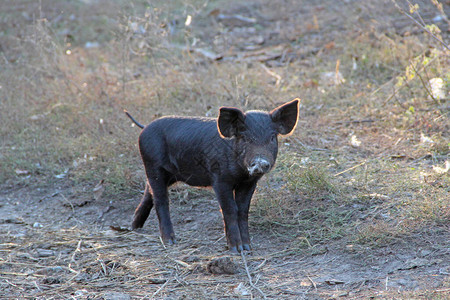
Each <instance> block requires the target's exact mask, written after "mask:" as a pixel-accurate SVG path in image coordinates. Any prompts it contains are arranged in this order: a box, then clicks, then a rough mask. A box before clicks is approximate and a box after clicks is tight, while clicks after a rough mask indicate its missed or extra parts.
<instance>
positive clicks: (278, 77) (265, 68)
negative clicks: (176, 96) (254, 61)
mask: <svg viewBox="0 0 450 300" xmlns="http://www.w3.org/2000/svg"><path fill="white" fill-rule="evenodd" d="M261 67H262V68H263V69H264V71H266V72H267V74H269V75H270V76H272V77H275V78H276V79H277V81H276V82H275V85H276V86H279V85H280V83H281V79H282V78H281V76H280V75H278V74H277V73H275V72H274V71H272V70H270V69H269V68H268V67H266V65H265V64H261Z"/></svg>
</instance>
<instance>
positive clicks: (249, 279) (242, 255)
mask: <svg viewBox="0 0 450 300" xmlns="http://www.w3.org/2000/svg"><path fill="white" fill-rule="evenodd" d="M241 257H242V261H243V262H244V267H245V271H246V272H247V277H248V282H249V283H250V286H251V287H252V288H254V289H255V290H257V291H258V293H260V294H261V296H262V297H263V298H264V299H267V297H266V295H265V294H264V293H263V291H261V289H260V288H259V287H257V286H256V285H255V284H254V283H253V280H252V276H251V275H250V271H249V270H248V266H247V260H246V259H245V254H244V251H241Z"/></svg>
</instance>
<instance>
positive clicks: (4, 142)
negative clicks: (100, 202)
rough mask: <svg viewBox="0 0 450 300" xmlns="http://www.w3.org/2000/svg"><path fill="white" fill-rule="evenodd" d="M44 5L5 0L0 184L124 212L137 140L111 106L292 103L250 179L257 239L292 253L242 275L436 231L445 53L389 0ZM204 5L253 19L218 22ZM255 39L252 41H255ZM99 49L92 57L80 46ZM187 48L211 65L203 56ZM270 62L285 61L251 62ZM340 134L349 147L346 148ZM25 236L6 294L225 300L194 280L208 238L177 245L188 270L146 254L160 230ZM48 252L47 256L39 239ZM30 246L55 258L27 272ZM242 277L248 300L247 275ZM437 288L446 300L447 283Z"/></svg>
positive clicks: (5, 245)
mask: <svg viewBox="0 0 450 300" xmlns="http://www.w3.org/2000/svg"><path fill="white" fill-rule="evenodd" d="M42 2H43V3H42V5H43V6H42V7H39V5H38V4H37V3H35V1H34V2H33V1H27V0H23V1H15V2H14V4H10V3H8V4H6V3H4V4H0V11H1V12H2V13H0V32H1V35H0V46H1V47H0V69H1V72H0V99H1V100H0V119H1V120H2V126H1V127H0V139H1V144H0V183H1V184H2V186H5V187H8V188H11V187H13V188H17V187H22V188H23V187H28V188H29V189H30V190H34V189H37V188H41V189H42V190H52V189H53V188H54V187H58V188H59V187H63V186H74V187H72V190H71V191H72V193H73V197H78V198H82V199H85V198H89V197H90V193H91V190H92V187H94V186H95V185H96V184H97V183H98V182H99V181H101V180H104V182H105V183H104V185H105V188H106V191H105V194H104V195H103V197H104V198H105V199H106V198H107V199H108V203H109V204H108V205H110V204H111V203H117V205H116V206H120V205H122V202H121V201H122V199H137V198H139V195H140V191H141V190H142V189H143V183H142V182H143V172H142V167H141V162H140V159H139V155H138V151H137V145H136V143H137V136H138V134H139V131H138V130H137V129H136V128H133V127H131V126H130V122H129V120H128V119H127V118H126V117H125V116H124V115H123V113H122V109H123V108H126V109H127V110H128V111H130V112H131V113H132V114H133V115H134V116H135V117H136V119H138V120H139V121H140V122H141V123H149V122H150V121H151V120H153V119H155V118H157V117H160V116H162V115H167V114H181V115H206V116H215V115H216V113H217V111H218V108H219V107H220V106H222V105H232V106H237V107H241V108H243V109H271V108H273V107H274V106H276V105H278V104H280V103H282V102H284V101H287V100H290V99H292V98H295V97H300V98H302V103H301V116H300V120H299V124H298V128H297V131H296V133H295V134H294V135H293V136H291V137H288V138H286V139H284V140H282V142H281V145H280V154H279V155H280V156H279V158H278V162H277V168H276V169H275V170H274V171H273V172H272V173H271V174H270V175H269V176H267V177H266V178H265V179H264V180H263V181H262V182H261V183H260V186H259V189H258V191H257V194H256V195H255V198H254V203H253V206H252V216H253V217H251V224H252V227H253V228H254V229H255V230H256V231H259V232H258V234H263V235H264V236H266V237H267V239H273V240H275V241H278V242H279V243H280V244H282V245H287V246H286V247H287V248H288V249H289V250H285V249H280V248H277V251H274V253H273V254H271V255H267V254H266V255H265V256H261V257H258V256H255V257H253V258H250V261H249V268H250V270H254V273H253V274H252V276H257V274H258V273H259V272H260V268H262V266H261V267H259V266H260V265H261V264H263V263H265V262H264V261H271V262H274V261H276V260H277V259H279V258H280V257H284V258H286V257H289V256H290V255H291V256H293V257H295V256H296V255H299V254H302V255H306V254H311V255H316V254H318V253H322V252H323V251H326V250H324V249H327V245H334V244H333V243H336V244H339V245H340V243H351V244H355V245H358V246H360V247H363V248H364V247H367V249H376V248H380V247H389V246H392V245H396V244H399V243H400V244H401V243H402V241H405V240H408V239H409V238H411V237H413V236H414V237H416V236H417V235H420V233H421V232H442V231H443V232H445V230H446V229H448V226H449V222H450V200H449V197H448V195H449V193H450V189H449V186H450V178H449V172H448V170H447V171H439V170H443V169H445V162H446V161H449V153H450V152H449V147H450V136H449V132H450V122H449V121H448V114H449V107H448V105H449V104H448V100H449V99H448V91H449V89H450V85H449V84H450V69H449V66H450V61H449V53H448V51H446V50H445V49H443V47H442V46H441V45H440V44H439V43H438V42H436V41H435V40H434V39H432V38H430V36H429V35H428V34H426V33H424V32H423V31H422V29H421V28H419V27H417V26H415V25H414V24H413V23H411V22H410V20H408V19H407V18H404V17H402V16H401V14H400V13H399V12H398V11H396V10H395V8H394V7H393V6H390V5H391V4H390V3H389V4H386V5H385V6H383V7H379V6H378V5H375V4H374V3H373V2H372V1H361V3H357V4H355V5H353V6H350V5H346V6H345V7H344V8H339V7H338V5H335V4H334V2H332V1H325V0H324V1H320V3H319V4H317V5H316V4H311V3H309V2H307V1H305V2H304V3H303V2H302V5H301V6H299V5H296V3H297V2H296V1H284V2H283V3H281V2H280V1H255V2H254V3H252V4H248V5H243V4H236V3H228V4H225V3H223V2H222V1H212V2H207V3H205V2H204V1H189V3H185V2H181V1H170V3H165V2H164V3H163V2H161V3H159V2H153V1H152V2H148V1H133V2H132V3H126V4H124V3H122V2H121V1H112V2H111V1H108V5H106V2H105V1H86V2H92V3H90V4H86V3H84V1H80V2H73V3H72V2H67V3H66V2H61V1H59V2H58V1H42ZM403 4H404V3H402V5H403ZM47 5H48V6H47ZM215 9H220V12H221V13H226V14H229V15H232V14H244V15H247V16H248V17H251V18H255V19H256V20H258V21H257V22H256V24H252V25H251V26H234V25H233V26H231V25H227V24H226V23H225V22H220V21H218V19H217V17H216V13H217V11H214V10H215ZM419 12H420V13H421V15H422V16H423V17H424V19H425V22H427V24H431V22H432V18H433V17H434V16H435V15H436V14H437V10H436V9H435V7H434V6H433V5H432V4H431V3H430V2H427V1H423V2H421V3H420V10H419ZM187 15H191V16H192V17H193V23H192V25H190V26H184V23H185V21H186V17H187ZM298 15H301V16H304V17H303V18H298V17H297V16H298ZM274 20H278V21H279V22H278V21H274ZM355 24H359V25H358V26H355ZM438 25H439V26H440V27H441V33H439V34H438V36H439V37H440V38H441V39H443V40H446V41H448V39H449V36H448V29H445V28H447V27H448V24H446V23H445V22H444V21H443V22H440V23H438ZM260 37H262V38H263V40H264V42H263V44H262V45H259V44H258V42H254V41H253V42H252V39H254V40H258V39H260ZM93 42H96V43H98V44H94V46H93V47H90V46H89V44H87V43H93ZM91 45H92V44H91ZM280 45H281V48H280ZM250 46H252V47H256V48H258V47H260V48H259V49H257V50H253V49H252V48H251V47H250ZM246 47H247V48H246ZM277 47H278V48H277ZM189 49H191V50H192V49H202V50H205V51H206V50H208V51H211V53H216V54H220V55H222V56H223V58H222V59H221V60H210V59H208V58H207V57H205V55H203V54H204V53H205V52H195V51H189ZM280 49H281V50H280ZM258 50H260V51H261V52H260V53H257V52H256V51H258ZM202 53H203V54H202ZM208 53H209V52H208ZM273 53H275V54H277V53H278V54H279V55H278V54H277V55H278V56H277V55H275V56H274V58H271V59H267V60H263V58H261V56H258V55H268V56H270V55H273ZM336 71H339V72H340V73H341V74H343V77H344V78H345V82H343V83H342V84H339V85H336V84H334V83H333V82H331V83H330V82H329V80H327V78H326V76H325V77H324V73H325V72H331V74H334V73H335V72H336ZM436 77H438V78H442V79H443V81H444V84H445V89H446V92H447V94H446V96H445V97H444V98H443V99H436V98H433V97H431V96H430V86H429V85H428V82H429V80H430V79H432V78H436ZM332 80H333V78H332ZM352 136H354V137H355V138H356V140H357V141H359V142H360V144H354V143H353V144H352ZM439 168H441V169H439ZM171 198H172V199H173V200H174V201H173V203H174V206H175V207H178V208H177V209H179V211H180V212H182V214H184V212H186V214H187V213H188V211H189V210H191V207H188V206H184V205H187V204H186V203H188V202H189V201H191V200H189V201H188V200H186V199H192V198H195V200H199V201H200V202H201V201H204V202H205V203H209V202H208V201H206V200H205V199H206V198H212V194H211V193H209V192H205V191H203V190H200V191H199V190H197V189H193V188H189V187H186V186H179V187H177V188H175V189H174V190H173V191H172V192H171ZM68 201H72V198H69V200H68ZM106 202H107V201H105V203H106ZM130 203H131V202H130ZM201 203H203V202H201ZM203 204H204V203H203ZM71 205H72V204H71ZM111 205H113V204H111ZM205 205H210V204H205ZM131 206H132V205H131ZM0 208H1V206H0ZM71 209H72V210H73V209H74V208H73V206H72V208H71ZM130 209H132V208H130ZM86 218H89V217H86ZM81 223H83V222H81ZM81 223H80V224H81ZM28 229H29V230H30V233H33V234H31V235H30V234H27V235H26V237H27V239H25V238H22V239H19V240H16V239H14V238H12V237H10V238H9V239H4V240H3V241H2V244H1V246H2V249H1V251H2V253H3V254H5V255H3V254H2V259H1V260H0V263H1V265H0V271H1V273H0V276H1V278H2V280H4V281H3V282H2V283H1V284H2V285H1V287H2V289H3V291H5V293H6V294H7V295H15V297H31V296H30V295H32V297H34V298H39V297H42V298H52V297H53V298H59V297H62V298H66V297H70V296H74V297H90V296H92V297H106V293H108V292H112V291H117V292H120V291H122V292H123V291H126V292H128V293H130V294H133V295H134V296H135V297H138V298H151V297H155V298H164V297H172V296H173V297H182V295H185V294H186V293H189V295H190V296H191V298H203V297H206V296H205V295H209V293H210V292H211V291H212V292H213V293H214V295H224V296H225V297H234V296H235V294H234V293H235V292H234V291H233V288H234V283H235V282H236V281H233V278H232V277H231V276H230V277H226V276H225V277H214V278H211V276H210V275H205V271H204V266H203V265H204V263H205V262H207V261H208V259H210V257H209V256H208V255H206V254H205V253H206V252H208V250H210V248H209V247H211V245H210V244H211V243H209V244H208V243H207V241H205V240H204V239H203V241H200V240H196V239H194V241H193V240H192V239H189V243H191V244H192V243H193V244H197V245H200V246H199V247H202V248H201V249H202V251H200V254H198V255H197V254H196V257H197V256H198V257H197V258H198V261H192V262H190V261H187V262H185V263H186V265H185V264H183V263H181V264H180V262H177V261H176V260H179V259H178V258H179V256H180V255H181V256H182V257H184V258H186V259H187V257H189V256H190V255H192V253H194V252H195V249H192V248H189V247H188V246H187V245H186V244H184V247H185V248H183V246H177V247H176V248H174V249H165V250H164V251H163V254H162V255H159V256H158V257H155V258H152V257H151V253H152V252H154V251H155V252H157V251H161V246H160V245H159V244H158V243H155V242H154V241H155V240H156V239H157V238H156V233H155V235H151V236H149V235H145V234H139V233H130V232H127V233H117V232H114V231H111V230H105V229H104V228H97V229H98V230H93V228H86V227H83V226H81V225H80V227H79V228H78V227H73V228H71V229H60V230H56V229H52V228H46V230H44V231H42V230H38V229H35V228H28ZM219 231H220V230H219ZM444 236H445V233H444ZM447 236H448V233H447ZM150 239H151V242H150V241H149V240H150ZM181 239H185V241H186V240H188V237H186V236H183V234H181ZM49 240H51V241H52V242H51V244H50V245H47V244H45V242H42V241H49ZM220 242H223V241H219V242H218V243H220ZM41 244H44V245H41ZM142 244H145V247H147V250H145V251H144V250H142V249H144V248H143V247H140V245H142ZM149 245H150V246H149ZM274 247H275V246H274ZM41 248H42V249H44V250H45V249H46V250H51V251H53V254H52V255H51V256H49V257H41V258H38V259H35V258H36V255H39V253H38V250H37V249H41ZM205 249H206V250H205ZM44 252H45V251H44ZM30 253H31V254H30ZM180 253H181V254H180ZM30 255H31V256H30ZM161 257H163V259H161ZM181 261H182V262H183V259H181ZM5 270H6V271H5ZM148 270H153V271H154V272H153V273H152V274H148ZM273 270H274V273H276V270H278V269H277V268H276V267H274V269H273ZM241 275H242V276H241ZM207 276H209V277H208V280H209V281H208V282H207V281H205V278H206V277H207ZM239 276H240V277H239V281H242V282H245V284H246V287H247V288H249V289H251V287H250V286H249V285H248V282H247V278H246V276H244V275H243V274H240V275H239ZM52 278H53V279H54V278H56V279H57V280H62V281H60V282H52V281H51V280H53V279H52ZM58 278H59V279H58ZM56 279H55V280H56ZM310 279H311V278H310ZM154 280H156V281H158V280H162V281H158V283H154V282H153V281H154ZM311 281H313V279H311ZM188 282H189V283H188ZM256 282H257V281H256ZM256 284H257V285H258V286H259V287H260V288H262V289H263V291H265V292H266V293H267V295H268V296H272V297H279V296H280V294H278V292H277V291H279V290H283V289H285V290H286V288H285V287H283V286H282V285H281V284H279V285H277V284H273V283H272V284H269V283H268V282H263V283H260V285H259V284H258V282H257V283H256ZM140 286H146V287H147V288H148V289H147V290H140V289H139V287H140ZM55 287H56V288H55ZM232 287H233V288H232ZM311 289H313V287H311ZM442 289H447V292H445V291H444V293H447V294H448V286H447V287H445V288H442ZM29 291H33V292H32V293H31V294H30V292H29ZM106 291H108V292H106ZM186 291H188V292H186ZM207 291H208V292H207ZM309 291H310V290H309ZM254 292H255V293H254V296H257V297H259V296H260V294H258V293H257V292H256V291H254ZM77 293H79V294H77ZM286 293H287V292H286ZM447 294H445V295H447ZM258 295H259V296H258ZM283 295H284V296H286V295H288V294H283ZM302 295H305V294H301V295H300V294H296V296H298V297H300V296H302ZM322 295H323V294H322ZM327 295H328V296H330V295H331V294H327ZM407 295H409V294H402V295H401V296H400V297H403V296H405V297H407ZM439 295H441V294H439V293H438V294H436V295H434V294H430V295H428V294H427V295H426V296H424V297H430V298H433V297H435V296H436V297H440V296H439ZM291 296H292V294H291ZM415 296H416V295H414V294H413V297H415ZM421 296H423V295H418V296H417V297H419V298H420V297H421ZM218 297H219V296H218ZM388 297H389V296H388Z"/></svg>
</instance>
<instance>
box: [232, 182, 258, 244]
mask: <svg viewBox="0 0 450 300" xmlns="http://www.w3.org/2000/svg"><path fill="white" fill-rule="evenodd" d="M255 188H256V181H254V182H246V183H241V184H239V185H238V186H237V187H236V189H235V200H236V205H237V207H238V225H239V231H240V233H241V240H242V247H243V248H244V250H251V245H250V234H249V232H248V211H249V208H250V201H251V200H252V196H253V193H254V192H255Z"/></svg>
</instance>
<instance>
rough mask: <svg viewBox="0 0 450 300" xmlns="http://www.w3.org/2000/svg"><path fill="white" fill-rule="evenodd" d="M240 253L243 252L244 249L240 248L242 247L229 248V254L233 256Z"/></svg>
mask: <svg viewBox="0 0 450 300" xmlns="http://www.w3.org/2000/svg"><path fill="white" fill-rule="evenodd" d="M242 251H244V249H243V248H242V245H239V246H232V247H230V253H231V254H233V255H236V254H239V253H241V252H242Z"/></svg>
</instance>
